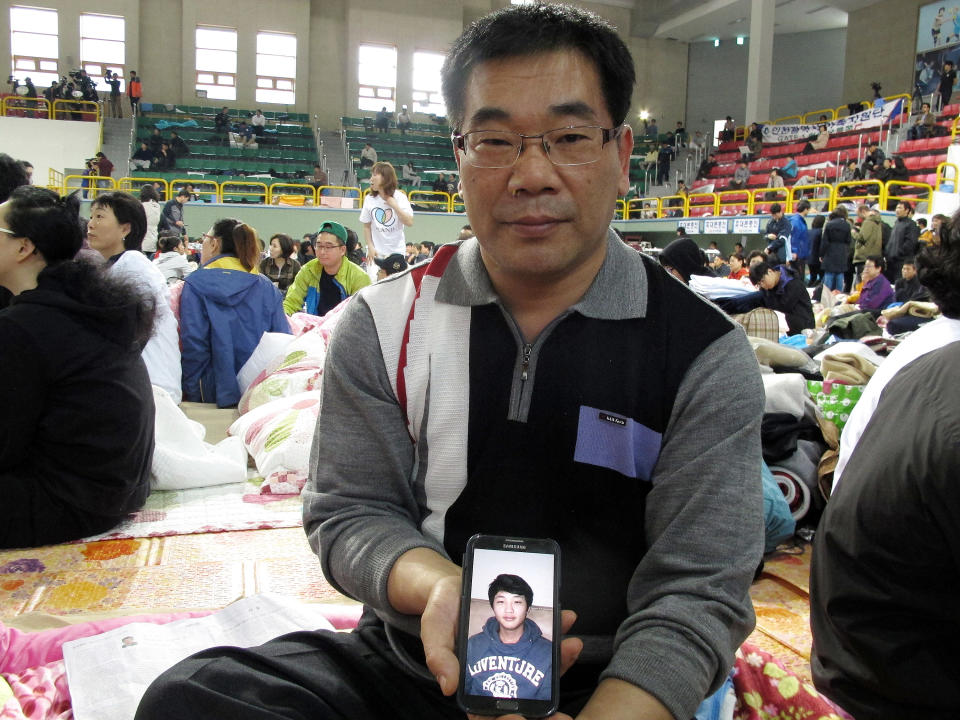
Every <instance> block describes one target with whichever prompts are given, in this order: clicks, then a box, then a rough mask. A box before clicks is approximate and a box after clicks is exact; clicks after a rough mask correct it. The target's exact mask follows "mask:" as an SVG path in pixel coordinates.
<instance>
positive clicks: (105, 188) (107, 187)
mask: <svg viewBox="0 0 960 720" xmlns="http://www.w3.org/2000/svg"><path fill="white" fill-rule="evenodd" d="M74 180H76V181H77V182H76V184H74V183H73V182H72V181H74ZM100 183H103V185H102V186H101V185H100ZM116 189H117V183H116V181H114V179H113V178H112V177H107V176H105V175H65V176H64V178H63V186H62V190H61V191H60V194H61V195H67V194H68V193H71V192H73V191H74V190H81V191H82V193H81V195H82V197H83V199H84V200H87V199H91V200H92V199H93V198H95V197H96V196H97V195H99V194H100V193H102V192H110V191H111V190H116Z"/></svg>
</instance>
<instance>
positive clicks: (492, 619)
mask: <svg viewBox="0 0 960 720" xmlns="http://www.w3.org/2000/svg"><path fill="white" fill-rule="evenodd" d="M558 568H559V548H558V546H557V544H556V543H555V542H554V541H552V540H545V539H530V538H505V537H499V536H490V535H477V536H474V537H473V538H471V539H470V542H469V543H468V545H467V552H466V555H465V558H464V581H463V597H462V601H461V612H460V631H459V644H458V650H459V657H460V664H461V668H462V676H461V682H460V689H459V691H458V699H459V701H460V704H461V706H462V707H463V708H464V709H465V710H467V711H468V712H472V713H478V714H502V713H505V712H514V713H516V712H519V713H520V714H523V715H527V716H529V717H542V716H544V715H548V714H550V713H552V712H553V711H554V710H555V709H556V705H557V699H558V697H559V691H558V688H557V680H558V678H557V675H558V673H557V672H556V671H557V669H558V668H557V662H558V657H559V647H558V644H559V642H560V637H559V635H560V627H559V618H560V608H559V604H558V602H557V591H558V584H559V577H558Z"/></svg>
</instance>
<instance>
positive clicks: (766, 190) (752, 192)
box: [747, 187, 790, 215]
mask: <svg viewBox="0 0 960 720" xmlns="http://www.w3.org/2000/svg"><path fill="white" fill-rule="evenodd" d="M747 192H749V193H750V208H749V211H748V212H749V213H750V214H751V215H756V213H755V212H754V210H755V209H756V207H757V205H762V204H763V203H783V204H786V202H787V198H789V197H790V194H789V193H790V191H789V190H788V189H787V188H786V187H764V188H752V189H750V190H748V191H747ZM771 192H772V193H777V197H775V198H773V199H772V200H768V199H767V198H766V197H763V198H761V199H760V200H757V193H764V195H766V193H771ZM780 193H783V197H782V198H781V197H780Z"/></svg>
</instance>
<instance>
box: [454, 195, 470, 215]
mask: <svg viewBox="0 0 960 720" xmlns="http://www.w3.org/2000/svg"><path fill="white" fill-rule="evenodd" d="M458 208H459V209H458ZM466 211H467V208H466V206H465V205H464V204H463V195H461V194H460V193H458V192H456V193H454V194H453V196H452V197H451V198H450V212H452V213H461V212H466Z"/></svg>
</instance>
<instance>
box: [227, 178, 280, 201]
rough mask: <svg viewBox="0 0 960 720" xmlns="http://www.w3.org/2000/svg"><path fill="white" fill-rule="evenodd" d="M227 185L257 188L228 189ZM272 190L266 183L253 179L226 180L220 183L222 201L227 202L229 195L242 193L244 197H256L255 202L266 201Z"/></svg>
mask: <svg viewBox="0 0 960 720" xmlns="http://www.w3.org/2000/svg"><path fill="white" fill-rule="evenodd" d="M227 186H230V187H239V188H256V189H255V190H227ZM269 192H270V190H269V189H268V188H267V185H266V183H262V182H253V181H251V180H224V181H223V182H222V183H220V202H226V196H227V195H241V196H243V197H244V198H246V197H247V196H250V197H252V198H254V201H253V202H254V203H255V204H258V205H259V204H261V203H265V202H266V201H267V195H268V194H269Z"/></svg>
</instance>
